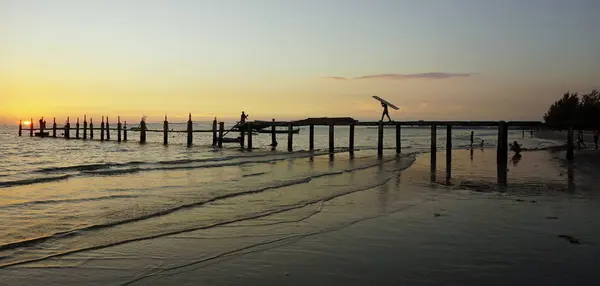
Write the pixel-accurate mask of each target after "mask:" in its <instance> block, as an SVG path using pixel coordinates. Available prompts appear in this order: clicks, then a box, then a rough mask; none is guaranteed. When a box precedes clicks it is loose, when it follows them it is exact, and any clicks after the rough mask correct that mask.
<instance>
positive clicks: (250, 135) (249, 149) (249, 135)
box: [242, 122, 252, 151]
mask: <svg viewBox="0 0 600 286" xmlns="http://www.w3.org/2000/svg"><path fill="white" fill-rule="evenodd" d="M242 141H243V140H242ZM248 151H252V122H248Z"/></svg>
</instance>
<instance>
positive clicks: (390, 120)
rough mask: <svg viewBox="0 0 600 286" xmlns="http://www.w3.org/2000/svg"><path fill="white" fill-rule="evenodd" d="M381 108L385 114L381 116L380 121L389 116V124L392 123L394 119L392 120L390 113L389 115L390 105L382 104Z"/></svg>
mask: <svg viewBox="0 0 600 286" xmlns="http://www.w3.org/2000/svg"><path fill="white" fill-rule="evenodd" d="M381 107H383V113H382V114H381V120H380V121H383V118H384V117H385V116H387V118H388V121H389V122H392V119H391V118H390V113H389V111H388V105H387V104H385V103H383V102H382V103H381Z"/></svg>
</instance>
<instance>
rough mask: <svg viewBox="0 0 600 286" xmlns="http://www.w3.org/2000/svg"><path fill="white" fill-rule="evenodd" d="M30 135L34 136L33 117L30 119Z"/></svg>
mask: <svg viewBox="0 0 600 286" xmlns="http://www.w3.org/2000/svg"><path fill="white" fill-rule="evenodd" d="M29 137H33V117H32V118H31V119H30V120H29Z"/></svg>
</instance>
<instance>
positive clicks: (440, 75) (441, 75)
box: [325, 72, 474, 80]
mask: <svg viewBox="0 0 600 286" xmlns="http://www.w3.org/2000/svg"><path fill="white" fill-rule="evenodd" d="M473 75H474V74H473V73H445V72H428V73H409V74H399V73H385V74H372V75H364V76H359V77H354V78H345V77H341V76H327V77H325V78H326V79H332V80H359V79H375V80H407V79H448V78H460V77H470V76H473Z"/></svg>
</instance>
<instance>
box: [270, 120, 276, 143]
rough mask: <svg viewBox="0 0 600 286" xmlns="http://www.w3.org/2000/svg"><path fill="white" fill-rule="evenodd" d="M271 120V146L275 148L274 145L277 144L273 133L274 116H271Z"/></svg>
mask: <svg viewBox="0 0 600 286" xmlns="http://www.w3.org/2000/svg"><path fill="white" fill-rule="evenodd" d="M271 122H273V125H271V146H272V147H273V148H275V145H277V143H276V142H277V137H276V134H275V118H273V119H272V120H271Z"/></svg>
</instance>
